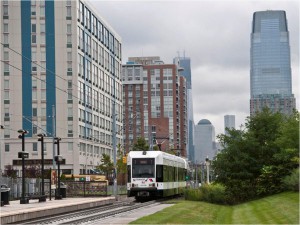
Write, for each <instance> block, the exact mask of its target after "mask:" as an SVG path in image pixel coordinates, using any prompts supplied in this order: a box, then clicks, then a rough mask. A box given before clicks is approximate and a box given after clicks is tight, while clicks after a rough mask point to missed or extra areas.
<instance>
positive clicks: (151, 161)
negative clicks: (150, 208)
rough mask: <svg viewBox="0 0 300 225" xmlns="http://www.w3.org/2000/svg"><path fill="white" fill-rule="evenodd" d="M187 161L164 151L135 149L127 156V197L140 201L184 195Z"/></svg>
mask: <svg viewBox="0 0 300 225" xmlns="http://www.w3.org/2000/svg"><path fill="white" fill-rule="evenodd" d="M187 169H188V162H187V160H185V159H183V158H181V157H178V156H175V155H171V154H168V153H165V152H161V151H131V152H129V154H128V157H127V173H128V182H127V196H128V197H132V196H134V197H135V198H136V200H143V199H145V198H158V197H166V196H173V195H179V194H182V193H183V191H184V189H185V187H186V180H185V177H186V173H187Z"/></svg>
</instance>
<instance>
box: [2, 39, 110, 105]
mask: <svg viewBox="0 0 300 225" xmlns="http://www.w3.org/2000/svg"><path fill="white" fill-rule="evenodd" d="M0 44H1V45H3V46H4V43H2V42H0ZM5 48H8V49H9V50H11V51H13V52H14V53H16V54H17V55H19V56H21V57H22V58H24V59H26V60H28V61H29V62H31V63H34V64H35V65H37V66H39V67H40V68H43V69H45V71H46V72H47V71H48V72H49V73H51V74H53V75H54V76H55V77H58V78H60V79H62V80H63V81H65V82H67V83H68V82H69V81H72V80H71V79H65V78H63V77H62V76H60V75H58V74H57V73H55V72H53V71H51V70H49V69H47V68H45V67H43V66H42V65H40V64H39V63H37V62H35V61H32V60H31V59H30V58H28V57H26V56H24V55H23V54H21V53H20V52H18V51H16V50H14V49H12V48H11V47H5ZM0 61H1V62H3V63H5V64H7V65H9V66H11V67H13V68H15V69H17V70H19V71H21V72H23V70H22V69H20V68H18V67H16V66H14V65H12V64H11V63H9V62H8V60H0ZM25 75H28V76H33V77H34V78H36V79H38V80H40V81H41V82H44V83H46V84H47V81H46V80H43V79H41V78H39V77H38V76H37V75H35V74H31V73H30V74H26V73H25ZM48 85H50V86H52V87H54V88H56V89H57V90H60V91H62V92H63V93H66V94H68V95H70V93H69V92H68V89H67V90H64V89H62V88H59V87H57V85H56V84H52V83H50V84H48ZM72 86H75V87H76V88H77V90H78V91H80V94H82V93H81V91H82V90H81V88H80V87H79V86H78V85H76V84H74V83H73V82H72ZM72 90H73V89H72ZM109 95H112V94H109ZM71 96H72V97H73V98H75V99H77V100H79V101H83V102H84V103H86V102H85V97H84V96H83V99H81V97H80V96H79V97H77V96H76V95H73V93H72V94H71ZM90 96H91V102H90V103H89V105H91V106H92V107H93V106H94V105H93V103H94V101H95V99H97V100H98V101H99V100H100V99H98V98H96V97H97V96H96V94H95V93H94V92H93V91H92V92H91V93H90ZM103 96H104V97H105V98H108V97H107V96H105V94H103ZM108 99H109V98H108ZM103 104H104V106H105V107H104V108H106V106H107V104H106V101H104V102H103ZM109 105H111V104H109Z"/></svg>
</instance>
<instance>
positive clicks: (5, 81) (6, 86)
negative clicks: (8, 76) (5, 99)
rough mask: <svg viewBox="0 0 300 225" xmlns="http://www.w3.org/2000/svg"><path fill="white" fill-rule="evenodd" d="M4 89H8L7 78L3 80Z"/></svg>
mask: <svg viewBox="0 0 300 225" xmlns="http://www.w3.org/2000/svg"><path fill="white" fill-rule="evenodd" d="M4 89H9V80H4Z"/></svg>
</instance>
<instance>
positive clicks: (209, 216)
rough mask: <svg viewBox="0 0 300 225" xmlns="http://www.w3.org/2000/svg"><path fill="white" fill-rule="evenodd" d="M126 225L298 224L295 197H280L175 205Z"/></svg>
mask: <svg viewBox="0 0 300 225" xmlns="http://www.w3.org/2000/svg"><path fill="white" fill-rule="evenodd" d="M130 224H299V193H298V192H293V193H292V192H286V193H281V194H278V195H274V196H270V197H266V198H263V199H260V200H256V201H251V202H247V203H244V204H240V205H235V206H224V205H216V204H210V203H205V202H196V201H178V203H177V204H175V205H174V206H171V207H168V208H165V209H164V210H162V211H160V212H157V213H155V214H152V215H149V216H146V217H143V218H140V219H138V220H136V221H133V222H131V223H130Z"/></svg>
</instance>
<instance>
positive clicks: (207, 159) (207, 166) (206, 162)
mask: <svg viewBox="0 0 300 225" xmlns="http://www.w3.org/2000/svg"><path fill="white" fill-rule="evenodd" d="M205 164H206V173H207V174H206V176H207V178H206V179H207V184H209V165H210V162H209V158H208V156H207V157H206V159H205Z"/></svg>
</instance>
